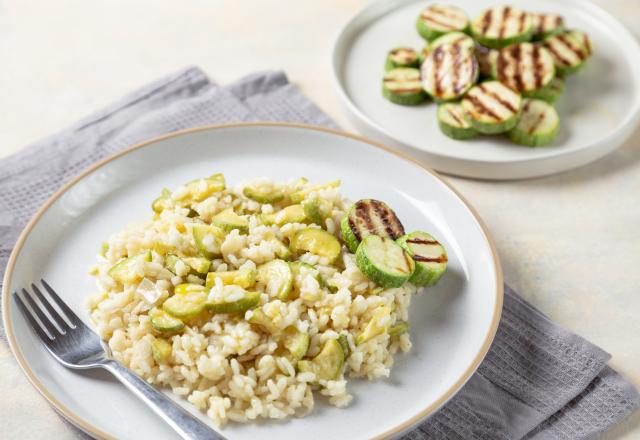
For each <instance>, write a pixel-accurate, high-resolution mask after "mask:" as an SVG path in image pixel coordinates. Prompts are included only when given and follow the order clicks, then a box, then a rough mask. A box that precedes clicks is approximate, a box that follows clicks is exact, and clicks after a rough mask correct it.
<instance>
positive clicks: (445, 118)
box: [437, 102, 478, 140]
mask: <svg viewBox="0 0 640 440" xmlns="http://www.w3.org/2000/svg"><path fill="white" fill-rule="evenodd" d="M437 117H438V126H439V127H440V130H441V131H442V132H443V133H444V134H445V135H447V136H449V137H450V138H452V139H458V140H464V139H471V138H474V137H476V136H477V135H478V131H477V130H476V129H475V128H473V127H472V126H471V123H470V122H469V121H468V120H467V119H466V118H465V116H464V111H463V110H462V106H461V105H460V104H458V103H455V102H446V103H444V104H440V105H438V112H437Z"/></svg>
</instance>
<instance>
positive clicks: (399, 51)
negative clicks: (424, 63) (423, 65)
mask: <svg viewBox="0 0 640 440" xmlns="http://www.w3.org/2000/svg"><path fill="white" fill-rule="evenodd" d="M398 67H418V52H416V51H415V50H414V49H411V48H410V47H396V48H394V49H391V50H390V51H389V54H388V55H387V61H386V62H385V65H384V70H386V71H389V70H391V69H396V68H398Z"/></svg>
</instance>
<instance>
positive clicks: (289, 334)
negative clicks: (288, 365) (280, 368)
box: [282, 327, 310, 365]
mask: <svg viewBox="0 0 640 440" xmlns="http://www.w3.org/2000/svg"><path fill="white" fill-rule="evenodd" d="M309 341H310V338H309V334H308V333H304V332H301V331H299V330H298V329H297V328H295V327H288V328H286V329H285V330H284V332H283V333H282V345H283V346H284V348H286V349H287V350H288V351H289V353H290V354H291V358H292V359H291V360H292V361H293V364H294V365H295V363H296V362H298V361H299V360H300V359H302V358H303V357H305V355H306V354H307V350H308V349H309Z"/></svg>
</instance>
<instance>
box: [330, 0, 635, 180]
mask: <svg viewBox="0 0 640 440" xmlns="http://www.w3.org/2000/svg"><path fill="white" fill-rule="evenodd" d="M414 1H416V0H395V1H388V0H374V1H372V2H370V3H369V4H367V5H365V6H364V7H363V8H362V9H360V10H359V11H358V12H356V13H355V15H353V16H352V17H351V18H350V19H348V20H347V21H346V22H345V23H344V24H343V25H342V26H341V27H340V29H339V30H338V32H337V34H336V36H335V38H334V40H333V45H332V47H331V55H330V56H331V59H330V65H331V67H330V69H331V82H332V84H333V89H334V91H335V92H336V94H337V95H338V99H339V101H340V103H341V104H342V106H343V108H344V109H345V111H346V113H347V116H349V118H350V119H351V120H355V121H356V122H357V123H359V124H363V125H364V126H365V128H367V129H368V130H369V131H373V132H375V133H376V134H377V135H378V136H382V137H383V138H384V139H385V141H387V142H388V141H392V142H394V143H396V144H399V145H401V146H403V147H404V148H407V149H409V150H410V151H412V152H417V153H419V154H425V155H427V157H428V158H429V159H430V160H435V161H438V162H439V163H444V162H455V163H457V164H458V165H459V166H458V167H457V168H456V169H455V170H454V169H453V168H452V167H451V166H450V165H445V166H443V167H442V169H441V170H439V171H440V172H442V173H446V174H449V175H453V176H460V177H467V178H472V179H480V180H496V179H497V180H503V179H501V178H500V177H488V176H487V174H488V173H487V172H481V173H480V174H478V173H470V172H467V171H462V170H463V169H466V168H468V167H469V165H471V166H493V167H508V166H513V165H515V164H519V165H521V164H541V163H543V162H545V161H550V160H554V159H561V158H567V157H571V156H574V155H578V154H579V153H580V152H585V151H588V152H592V151H594V150H598V154H595V155H592V156H589V157H590V159H589V160H586V161H585V160H584V159H583V160H577V161H576V163H572V164H570V165H568V166H564V167H561V168H559V169H555V168H551V170H550V171H548V172H545V171H543V172H530V173H526V172H525V173H520V174H521V176H519V177H518V176H515V177H510V178H509V180H514V179H516V180H518V179H530V178H536V177H541V176H545V175H550V174H557V173H561V172H564V171H568V170H571V169H574V168H577V167H580V166H583V165H586V164H588V163H591V162H593V161H595V160H597V159H599V158H601V157H603V156H605V155H607V154H609V153H611V152H612V151H614V150H616V149H618V148H620V147H621V146H622V144H623V143H624V141H625V140H627V139H628V138H629V136H630V135H631V134H632V133H633V130H634V129H635V128H637V127H638V125H640V96H639V97H638V99H637V100H636V105H635V106H634V107H633V108H632V109H631V110H630V112H629V113H628V114H627V115H626V117H625V118H624V119H623V122H624V123H623V124H622V125H620V126H619V127H617V128H616V129H615V130H613V131H611V132H610V133H609V134H607V135H606V136H605V137H604V138H601V139H600V140H596V141H592V142H589V143H587V144H586V146H582V147H581V148H579V149H574V150H562V149H558V150H554V151H552V152H551V153H550V154H548V155H545V156H542V157H527V158H512V159H507V160H489V159H486V160H485V159H476V158H469V157H458V156H451V155H447V154H442V153H438V152H434V151H430V150H425V149H421V148H417V147H415V146H413V145H412V144H409V143H406V142H404V141H402V140H400V139H398V138H397V137H396V136H394V135H393V134H391V133H390V132H389V131H388V130H387V129H386V128H384V127H382V126H381V125H379V124H378V123H376V122H374V121H373V120H371V118H369V117H368V116H367V115H366V114H365V113H364V112H363V111H362V110H361V109H360V107H359V106H357V105H356V104H355V102H354V101H353V100H352V99H351V97H350V96H349V94H348V93H347V90H346V87H345V84H344V80H342V79H341V77H342V74H341V72H339V69H338V67H339V66H338V64H339V62H338V58H339V57H338V55H339V54H338V48H339V47H340V46H343V45H346V44H348V41H345V40H347V35H346V34H347V32H348V31H352V29H351V28H352V27H354V26H356V25H358V21H361V20H362V21H364V22H365V23H364V24H363V25H361V27H360V29H356V30H355V31H353V32H357V33H360V32H361V30H362V29H363V28H366V27H368V26H369V25H370V22H371V21H372V20H375V19H376V18H378V17H380V16H383V15H386V14H388V13H390V12H392V11H394V10H395V9H397V8H399V7H401V6H404V5H406V4H408V3H411V2H414ZM566 2H568V3H570V4H571V5H573V6H574V7H579V8H580V9H582V10H586V11H588V13H589V14H590V15H597V16H600V17H603V18H605V19H606V20H609V21H613V22H614V23H615V24H616V25H617V29H618V31H617V33H621V34H623V35H624V38H625V39H627V40H629V41H630V43H631V44H632V46H633V49H634V50H635V52H636V53H637V54H640V39H638V38H636V37H635V35H634V34H633V33H632V32H631V31H630V30H629V28H628V27H627V26H626V25H625V24H624V23H622V22H621V21H620V20H618V19H617V18H616V17H615V16H614V15H613V14H611V13H610V12H609V11H607V10H605V9H604V8H602V7H601V6H599V5H597V4H595V3H594V2H592V1H591V0H566ZM351 39H352V38H349V40H351ZM342 58H344V57H341V59H342ZM342 67H343V66H342ZM632 77H633V75H632ZM636 84H637V86H638V88H639V89H640V80H636ZM639 93H640V92H639ZM611 144H614V145H615V147H610V146H609V145H611ZM598 146H600V148H598ZM462 165H464V166H462ZM439 166H440V165H439ZM489 174H490V173H489Z"/></svg>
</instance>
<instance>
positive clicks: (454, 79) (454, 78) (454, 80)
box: [451, 44, 461, 94]
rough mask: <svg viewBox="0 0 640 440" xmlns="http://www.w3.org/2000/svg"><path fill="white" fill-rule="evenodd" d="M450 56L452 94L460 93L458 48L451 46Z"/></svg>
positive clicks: (455, 45)
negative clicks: (451, 62)
mask: <svg viewBox="0 0 640 440" xmlns="http://www.w3.org/2000/svg"><path fill="white" fill-rule="evenodd" d="M451 56H452V57H453V71H452V72H451V84H452V85H453V93H455V94H458V93H460V87H461V85H460V84H458V83H459V82H460V60H461V57H460V46H458V45H457V44H454V45H452V46H451Z"/></svg>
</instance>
